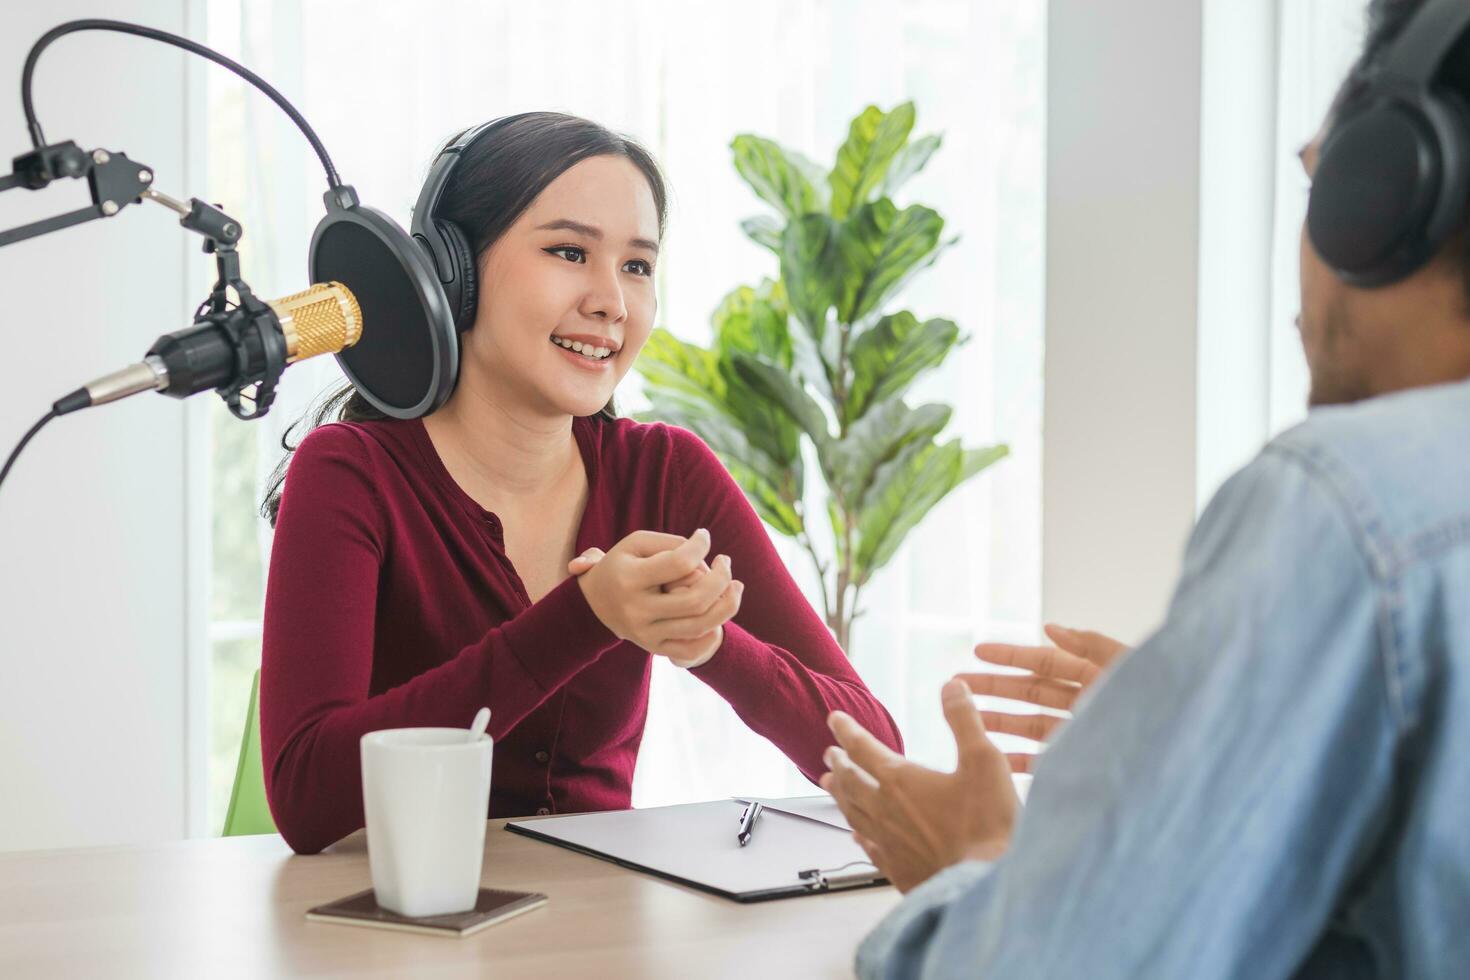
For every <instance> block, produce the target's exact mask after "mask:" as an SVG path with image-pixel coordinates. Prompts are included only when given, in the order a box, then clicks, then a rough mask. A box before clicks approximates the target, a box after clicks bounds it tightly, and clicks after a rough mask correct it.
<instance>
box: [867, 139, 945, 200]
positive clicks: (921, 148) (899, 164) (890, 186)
mask: <svg viewBox="0 0 1470 980" xmlns="http://www.w3.org/2000/svg"><path fill="white" fill-rule="evenodd" d="M941 142H942V138H941V137H940V136H938V135H931V136H925V137H924V138H923V139H917V140H914V141H913V142H912V143H910V144H909V145H908V146H905V147H904V148H903V149H902V150H899V151H898V156H896V157H894V158H893V165H892V166H890V167H889V168H888V176H886V177H884V178H883V187H882V189H881V190H879V191H878V196H879V197H892V196H893V195H895V194H897V193H898V189H899V188H900V187H902V186H903V185H904V184H906V183H908V179H909V178H910V177H912V176H913V175H914V174H916V173H918V172H919V171H920V170H923V169H924V165H925V164H926V163H928V162H929V158H930V157H932V156H933V155H934V153H935V151H936V150H938V149H939V144H940V143H941Z"/></svg>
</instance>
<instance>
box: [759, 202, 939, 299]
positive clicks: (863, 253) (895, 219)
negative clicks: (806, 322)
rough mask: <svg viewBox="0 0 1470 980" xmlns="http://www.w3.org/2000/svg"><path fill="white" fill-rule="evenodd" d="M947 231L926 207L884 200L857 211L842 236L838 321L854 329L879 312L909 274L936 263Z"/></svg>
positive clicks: (935, 215)
mask: <svg viewBox="0 0 1470 980" xmlns="http://www.w3.org/2000/svg"><path fill="white" fill-rule="evenodd" d="M943 230H944V219H943V218H941V217H940V216H939V215H938V214H937V213H936V212H935V211H933V210H932V209H930V208H926V207H924V206H922V205H918V204H915V205H911V206H909V207H906V208H904V209H903V210H902V211H900V210H898V209H897V208H896V207H894V205H893V202H892V201H890V200H888V199H887V198H886V197H885V198H879V199H878V200H876V201H874V202H872V203H871V204H864V205H863V206H862V207H860V208H858V209H857V211H855V212H854V213H853V215H852V216H851V217H850V218H849V219H848V220H847V221H846V222H844V223H843V225H842V228H841V231H840V232H839V234H838V249H839V251H840V253H841V263H842V266H843V277H842V284H841V287H840V291H839V293H838V296H837V318H838V319H839V320H840V321H841V322H843V323H856V322H858V321H860V320H861V319H862V318H863V317H865V316H867V315H868V314H869V313H871V312H872V311H874V310H876V309H878V308H879V307H880V306H881V305H882V304H883V302H884V301H885V300H886V299H888V297H889V296H890V295H892V294H893V293H894V292H895V291H896V290H897V289H898V287H899V286H901V285H902V284H903V283H904V282H906V281H907V278H908V276H909V275H910V274H911V273H913V272H915V271H917V270H918V269H920V268H923V266H924V265H927V264H928V262H930V261H933V259H934V258H935V257H936V255H937V253H936V251H935V250H936V249H937V248H938V246H939V236H940V233H941V232H943ZM782 273H783V274H784V273H785V265H784V263H783V265H782Z"/></svg>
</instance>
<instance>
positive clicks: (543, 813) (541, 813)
mask: <svg viewBox="0 0 1470 980" xmlns="http://www.w3.org/2000/svg"><path fill="white" fill-rule="evenodd" d="M549 813H551V811H550V810H548V809H547V808H546V807H544V806H538V807H537V808H536V816H538V817H544V816H546V815H548V814H549Z"/></svg>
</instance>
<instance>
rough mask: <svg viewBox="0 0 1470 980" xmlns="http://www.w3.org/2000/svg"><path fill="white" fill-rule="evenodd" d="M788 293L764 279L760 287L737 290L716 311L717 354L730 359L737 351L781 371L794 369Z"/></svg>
mask: <svg viewBox="0 0 1470 980" xmlns="http://www.w3.org/2000/svg"><path fill="white" fill-rule="evenodd" d="M788 319H789V315H788V312H787V308H786V290H785V289H783V288H782V286H781V284H780V283H779V282H772V281H771V280H769V279H762V280H761V282H760V284H759V285H758V286H754V287H752V286H737V287H736V288H735V289H732V290H731V291H730V292H728V293H726V294H725V298H724V299H723V300H722V301H721V302H720V305H719V307H718V308H717V309H716V310H715V313H714V317H713V322H714V327H715V350H716V352H717V353H718V354H719V355H720V356H721V357H722V358H726V359H728V358H729V356H730V355H731V354H732V353H733V352H735V351H741V352H743V353H746V354H756V355H758V356H760V357H762V358H764V359H765V360H768V361H770V362H771V363H773V364H778V365H780V366H781V367H785V368H789V367H791V357H792V351H791V331H790V330H789V329H788V328H787V322H788Z"/></svg>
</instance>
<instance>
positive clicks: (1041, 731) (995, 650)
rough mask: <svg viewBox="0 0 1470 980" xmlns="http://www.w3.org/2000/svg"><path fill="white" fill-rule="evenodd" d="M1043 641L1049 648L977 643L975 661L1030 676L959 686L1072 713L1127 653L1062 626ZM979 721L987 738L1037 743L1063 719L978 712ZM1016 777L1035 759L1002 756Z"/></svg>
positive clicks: (992, 677) (986, 677) (978, 678)
mask: <svg viewBox="0 0 1470 980" xmlns="http://www.w3.org/2000/svg"><path fill="white" fill-rule="evenodd" d="M1046 635H1047V638H1048V639H1050V640H1051V641H1052V642H1053V643H1055V644H1056V646H1054V647H1026V646H1015V645H1013V644H1010V643H982V644H980V645H979V646H977V647H976V648H975V656H977V657H979V658H980V659H981V660H985V661H988V662H990V663H993V664H999V665H1000V666H1002V667H1022V668H1024V669H1026V670H1029V671H1030V672H1031V673H1029V674H961V675H960V680H962V681H964V682H965V683H966V684H968V685H969V687H970V692H971V693H973V694H986V695H989V696H991V697H997V698H1007V699H1009V700H1012V701H1023V702H1025V703H1027V704H1034V705H1036V706H1037V707H1040V708H1054V709H1057V710H1060V711H1068V712H1070V711H1071V710H1072V705H1074V704H1075V703H1076V702H1077V699H1078V698H1079V697H1081V696H1082V692H1083V691H1085V690H1087V689H1088V688H1089V687H1091V686H1092V684H1093V683H1094V682H1095V681H1096V680H1097V679H1098V678H1099V677H1100V676H1102V674H1103V673H1104V672H1105V671H1106V670H1107V669H1108V667H1109V666H1110V665H1111V664H1112V663H1113V661H1114V660H1117V659H1118V658H1119V657H1120V656H1122V655H1123V654H1124V653H1126V652H1128V647H1127V646H1126V645H1124V644H1122V643H1119V642H1118V641H1117V640H1114V639H1112V638H1111V637H1107V636H1104V635H1103V634H1101V633H1092V632H1089V631H1085V630H1069V629H1064V628H1063V627H1061V626H1054V625H1049V626H1047V627H1046ZM981 718H982V720H983V721H984V722H985V728H986V730H987V731H991V732H1003V733H1004V734H1007V735H1020V736H1021V737H1022V738H1029V739H1032V740H1034V741H1037V742H1044V741H1046V740H1047V739H1048V738H1050V737H1051V734H1052V732H1054V731H1055V730H1056V728H1057V726H1058V725H1060V724H1062V722H1064V721H1066V720H1067V719H1066V718H1064V717H1061V716H1058V715H1049V714H1011V713H1009V712H1004V711H983V712H981ZM1007 758H1008V759H1009V760H1010V763H1011V768H1012V769H1013V770H1015V771H1016V772H1030V771H1031V768H1032V766H1033V765H1034V764H1035V762H1036V756H1035V755H1034V754H1032V753H1029V752H1013V753H1011V754H1010V755H1008V756H1007Z"/></svg>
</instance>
